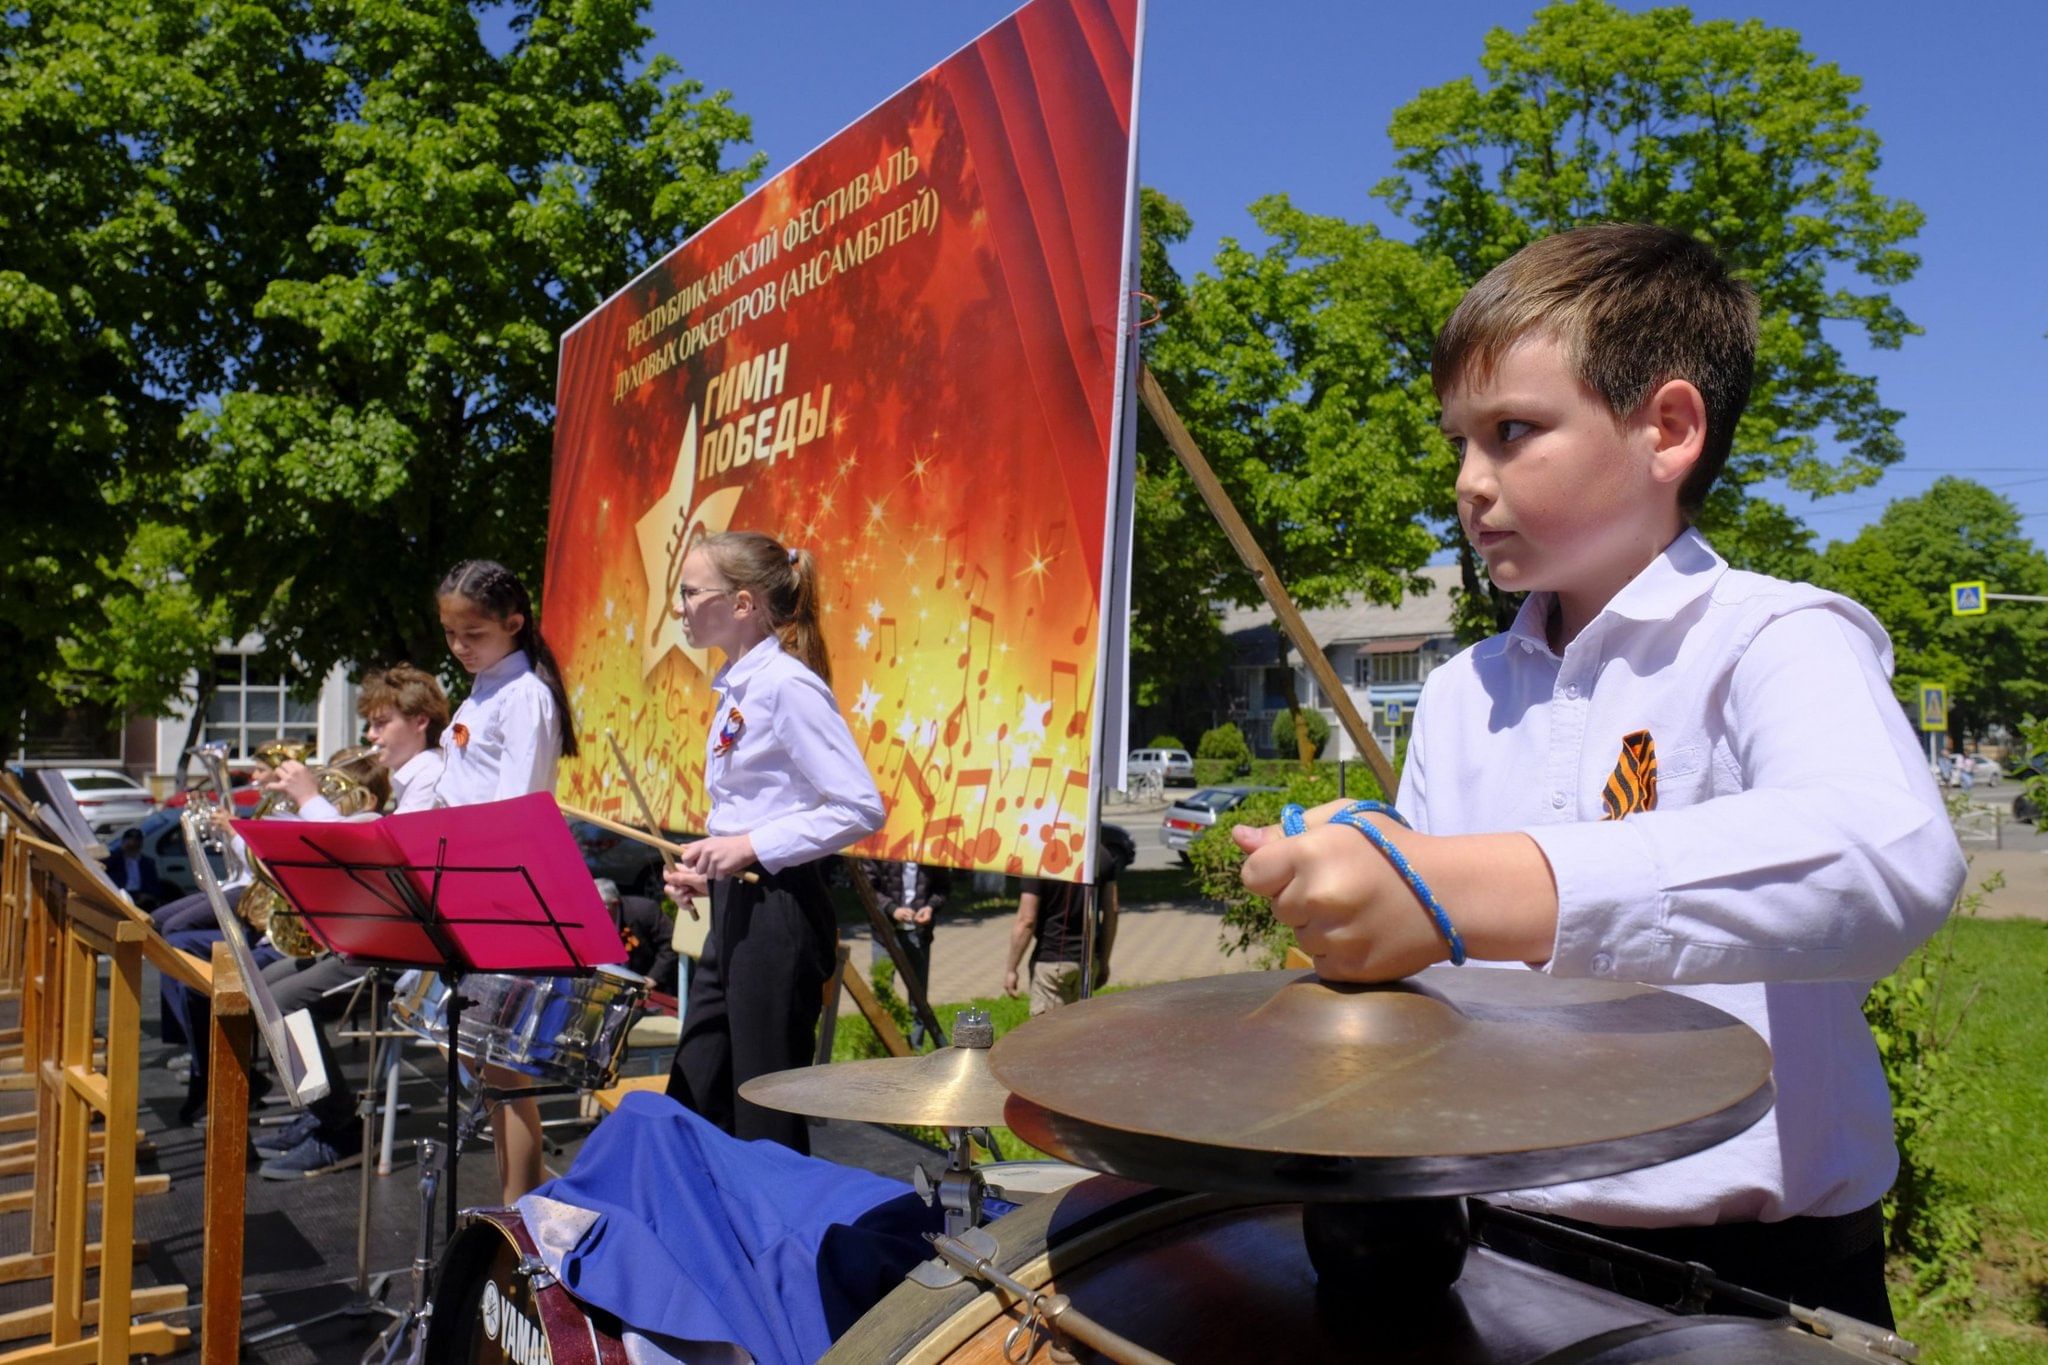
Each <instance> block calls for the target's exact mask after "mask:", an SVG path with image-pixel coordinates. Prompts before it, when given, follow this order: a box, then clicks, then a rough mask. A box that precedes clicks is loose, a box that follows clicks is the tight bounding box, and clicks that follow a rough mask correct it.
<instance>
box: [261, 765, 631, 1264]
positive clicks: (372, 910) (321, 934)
mask: <svg viewBox="0 0 2048 1365" xmlns="http://www.w3.org/2000/svg"><path fill="white" fill-rule="evenodd" d="M234 828H235V833H237V834H239V835H241V836H242V838H243V840H244V841H245V842H246V843H247V844H248V845H249V848H250V850H251V851H252V852H253V853H254V854H255V855H256V856H257V857H259V858H261V859H262V860H263V865H264V867H265V868H266V869H267V870H268V871H269V873H270V875H271V876H272V877H273V878H274V879H275V880H276V882H277V884H278V886H279V887H280V888H281V889H282V890H283V892H284V894H285V898H286V899H287V900H289V901H290V902H291V903H292V905H293V907H294V908H296V909H297V910H298V912H299V914H300V915H301V916H302V917H303V918H304V919H305V922H306V928H307V929H308V930H309V931H310V932H311V933H312V935H313V937H314V938H315V939H317V940H318V941H319V942H320V943H321V944H322V945H324V946H325V947H328V948H331V949H333V950H334V951H335V952H337V953H340V954H341V955H342V956H343V957H346V958H349V959H350V960H351V961H357V962H363V963H368V964H374V965H378V966H398V967H431V968H433V969H434V970H436V971H438V972H440V973H441V974H442V977H443V979H444V980H445V981H446V982H447V983H448V987H449V993H448V1014H447V1018H448V1146H447V1152H448V1187H449V1188H448V1203H447V1232H448V1236H449V1237H450V1238H453V1237H454V1235H455V1202H456V1196H455V1170H456V1162H457V1161H458V1160H459V1158H460V1151H459V1147H460V1143H459V1141H458V1139H457V1129H458V1114H457V1103H456V1093H457V1090H458V1084H457V1079H456V1078H457V1074H458V1071H457V1068H458V1065H459V1063H458V1060H457V1058H458V1054H459V1051H460V1040H461V1037H462V1011H463V1007H464V1001H463V998H462V993H461V991H460V990H459V989H458V988H459V986H460V984H461V980H462V978H463V977H464V976H465V975H467V974H468V973H470V972H503V973H509V974H513V975H531V976H581V975H585V974H587V973H588V972H589V971H590V970H591V969H592V968H593V967H596V966H598V965H600V964H602V963H607V962H617V961H620V960H621V959H622V958H623V957H624V956H625V952H624V948H623V945H622V944H621V943H620V941H619V932H618V929H617V928H616V927H615V926H614V925H613V923H612V919H611V915H610V913H609V912H608V911H607V910H606V909H605V905H604V900H603V898H602V897H600V896H599V895H598V893H597V883H596V882H595V881H594V880H593V879H592V878H591V875H590V871H589V869H588V868H586V867H585V866H584V864H583V855H582V853H581V851H580V850H578V848H577V846H576V840H575V837H574V836H573V835H572V834H570V832H569V826H568V823H567V821H565V820H564V819H563V817H562V812H561V809H560V808H559V807H558V806H556V805H555V798H554V797H553V796H551V795H549V794H548V793H546V792H536V793H534V794H532V795H529V796H519V797H514V798H512V799H511V800H509V801H492V802H487V803H485V804H483V805H478V806H453V807H449V808H448V809H445V810H431V811H420V812H417V813H415V814H412V815H393V816H387V817H386V818H384V819H381V820H364V821H340V822H324V821H323V822H318V823H316V822H313V821H306V820H237V821H235V822H234Z"/></svg>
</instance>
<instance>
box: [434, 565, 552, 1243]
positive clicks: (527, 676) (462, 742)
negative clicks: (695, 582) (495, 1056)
mask: <svg viewBox="0 0 2048 1365" xmlns="http://www.w3.org/2000/svg"><path fill="white" fill-rule="evenodd" d="M435 596H436V598H437V599H438V602H439V605H440V610H441V629H442V631H443V633H444V634H445V635H446V636H447V639H448V651H449V653H451V654H453V655H454V656H455V661H456V662H457V663H459V664H461V665H462V667H463V668H464V669H465V670H467V671H468V672H469V674H470V675H471V676H472V677H473V678H474V679H475V681H474V682H473V683H472V684H471V686H470V692H469V696H468V697H467V698H466V699H465V700H464V701H463V703H462V705H461V707H459V708H458V709H457V710H456V712H455V718H454V720H453V721H451V722H450V724H449V726H448V728H447V729H446V730H445V731H443V732H442V734H441V758H442V761H443V763H444V764H445V765H446V766H445V767H444V769H443V770H442V774H441V784H440V788H439V793H438V794H439V797H440V802H441V804H442V805H444V806H471V805H478V804H480V803H482V802H485V801H504V800H509V799H510V798H512V797H515V796H525V795H527V794H529V793H531V792H552V791H553V790H554V789H555V766H556V764H557V763H559V762H560V761H561V759H562V757H563V756H564V755H567V756H569V757H574V756H575V753H576V725H575V721H574V718H573V717H572V716H571V714H570V711H569V696H568V693H567V692H566V691H565V690H564V689H563V687H562V674H561V670H560V669H559V668H557V667H556V665H555V656H554V654H553V652H552V651H550V650H549V649H548V644H547V641H546V640H544V639H542V638H541V634H540V629H539V627H538V626H536V625H535V624H534V619H533V598H532V596H531V595H530V594H529V593H528V592H527V591H526V585H525V584H524V583H522V582H520V581H519V576H518V575H517V574H515V573H513V572H512V571H511V570H510V569H508V568H506V567H505V566H504V565H502V564H498V563H494V562H493V561H491V560H488V559H468V560H464V561H463V562H462V563H460V564H457V565H456V566H455V567H454V568H452V569H450V570H449V571H448V576H447V577H446V578H443V579H442V580H441V587H440V590H439V591H438V592H437V593H436V594H435ZM484 1078H485V1081H486V1083H488V1084H490V1085H492V1086H494V1087H498V1088H507V1087H516V1086H518V1085H520V1084H523V1083H524V1078H522V1077H520V1076H519V1075H517V1074H516V1073H514V1072H510V1071H506V1070H503V1069H501V1068H498V1067H491V1066H487V1067H485V1068H484ZM491 1147H492V1150H493V1152H495V1154H496V1155H497V1158H498V1182H499V1185H500V1186H501V1188H502V1191H503V1194H504V1198H505V1202H506V1203H507V1204H510V1203H512V1202H513V1201H514V1200H516V1199H518V1198H519V1197H520V1196H521V1195H524V1194H525V1193H527V1192H528V1191H529V1190H531V1189H533V1188H534V1187H535V1186H536V1185H538V1184H540V1183H541V1181H543V1180H545V1179H547V1168H546V1166H545V1165H544V1164H543V1162H542V1155H541V1154H542V1146H541V1129H540V1105H539V1103H538V1102H536V1101H535V1100H533V1099H532V1098H530V1097H529V1098H521V1099H513V1100H507V1101H505V1102H504V1103H502V1104H500V1105H499V1106H498V1107H497V1108H495V1109H493V1110H492V1111H491Z"/></svg>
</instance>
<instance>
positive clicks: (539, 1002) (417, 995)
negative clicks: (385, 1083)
mask: <svg viewBox="0 0 2048 1365" xmlns="http://www.w3.org/2000/svg"><path fill="white" fill-rule="evenodd" d="M650 985H651V983H650V982H649V981H648V980H647V978H646V977H644V976H641V975H639V974H638V973H636V972H630V971H628V970H626V969H625V968H624V967H615V966H606V967H599V968H597V969H596V970H594V971H593V972H591V974H590V975H588V976H507V975H503V974H498V973H487V972H480V973H477V974H476V975H473V976H466V977H464V978H463V979H462V997H463V999H464V1000H465V1001H467V1002H468V1003H467V1004H466V1005H465V1006H464V1007H463V1011H462V1037H461V1041H460V1044H459V1046H458V1048H457V1051H459V1052H460V1053H461V1054H462V1055H463V1056H464V1057H465V1058H467V1059H469V1060H470V1061H473V1062H479V1063H485V1064H489V1065H495V1066H500V1067H504V1068H505V1069H507V1070H509V1071H516V1072H519V1073H520V1074H521V1075H526V1076H532V1077H534V1078H536V1079H538V1080H541V1081H545V1082H552V1083H560V1084H563V1085H570V1086H574V1087H575V1088H577V1089H579V1090H603V1089H605V1088H606V1087H608V1086H610V1085H611V1084H612V1083H613V1082H614V1081H615V1080H617V1079H618V1074H619V1063H620V1061H621V1060H622V1059H623V1058H624V1056H625V1051H626V1037H627V1034H629V1033H630V1032H631V1031H632V1028H633V1021H634V1020H636V1019H638V1018H639V1017H640V1012H641V1010H642V1008H643V1007H644V1005H645V1003H646V1000H647V992H648V990H649V988H650ZM391 1016H392V1018H393V1020H394V1021H396V1022H397V1024H398V1025H399V1026H400V1027H401V1028H404V1029H407V1030H408V1031H410V1032H412V1033H416V1034H418V1035H419V1036H420V1037H422V1038H425V1039H426V1040H427V1041H429V1042H431V1043H433V1044H434V1045H435V1046H437V1047H446V1046H448V988H447V987H446V986H445V985H444V984H442V982H441V981H440V979H439V978H438V977H436V976H434V975H433V974H432V973H427V974H424V975H422V976H421V977H420V979H419V980H418V981H417V982H415V983H413V984H412V985H411V986H410V987H409V988H407V989H405V990H402V991H401V992H400V993H399V995H398V998H397V999H395V1000H393V1001H392V1002H391Z"/></svg>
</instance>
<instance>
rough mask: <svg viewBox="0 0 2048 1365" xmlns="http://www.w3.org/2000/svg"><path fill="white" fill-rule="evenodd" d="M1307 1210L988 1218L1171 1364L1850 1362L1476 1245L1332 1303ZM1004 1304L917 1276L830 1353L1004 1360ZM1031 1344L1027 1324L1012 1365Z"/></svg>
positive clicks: (1070, 1194) (1141, 1194) (1829, 1351)
mask: <svg viewBox="0 0 2048 1365" xmlns="http://www.w3.org/2000/svg"><path fill="white" fill-rule="evenodd" d="M1301 1210H1302V1206H1301V1205H1299V1204H1281V1203H1272V1202H1261V1201H1259V1200H1256V1199H1240V1198H1232V1197H1227V1196H1219V1195H1195V1194H1180V1193H1176V1192H1173V1191H1170V1190H1162V1189H1157V1188H1155V1187H1152V1186H1149V1185H1140V1184H1135V1183H1133V1182H1130V1181H1125V1180H1119V1179H1117V1178H1115V1177H1112V1176H1098V1177H1096V1178H1094V1179H1092V1180H1088V1181H1085V1182H1083V1183H1081V1184H1078V1185H1075V1186H1073V1187H1071V1188H1069V1189H1066V1190H1064V1191H1060V1192H1058V1193H1055V1194H1049V1195H1046V1196H1044V1197H1042V1198H1038V1199H1034V1200H1031V1201H1030V1202H1028V1203H1025V1204H1024V1205H1022V1206H1021V1207H1020V1208H1018V1209H1017V1211H1016V1212H1014V1213H1011V1214H1009V1215H1007V1216H1006V1217H1003V1218H999V1219H997V1220H996V1221H994V1222H993V1223H990V1224H988V1226H987V1227H986V1228H985V1229H984V1230H985V1231H986V1232H987V1233H988V1234H989V1235H991V1236H992V1237H994V1238H995V1240H996V1244H997V1247H998V1251H997V1254H996V1255H995V1256H994V1257H993V1258H992V1260H993V1261H994V1263H995V1265H996V1267H997V1268H998V1269H1000V1270H1003V1271H1005V1272H1006V1273H1008V1274H1010V1275H1012V1276H1015V1277H1016V1278H1017V1279H1019V1280H1021V1281H1023V1282H1024V1283H1025V1284H1026V1285H1029V1286H1032V1287H1033V1288H1037V1289H1048V1290H1056V1291H1057V1292H1059V1293H1061V1294H1065V1295H1066V1296H1068V1298H1069V1299H1071V1300H1072V1302H1073V1305H1074V1307H1075V1308H1077V1309H1079V1310H1080V1311H1081V1312H1083V1313H1085V1314H1087V1315H1088V1316H1089V1317H1090V1318H1093V1319H1094V1320H1095V1321H1096V1322H1098V1323H1100V1324H1101V1325H1102V1326H1104V1327H1106V1328H1108V1329H1109V1330H1111V1331H1113V1332H1116V1333H1119V1334H1120V1335H1122V1336H1123V1337H1124V1338H1125V1339H1127V1340H1129V1341H1131V1342H1133V1343H1135V1344H1136V1345H1138V1346H1140V1347H1142V1348H1144V1349H1145V1350H1148V1351H1152V1352H1155V1353H1157V1354H1158V1355H1160V1356H1163V1357H1164V1358H1165V1359H1167V1360H1171V1361H1175V1362H1177V1363H1178V1365H1199V1363H1200V1362H1211V1361H1214V1362H1232V1363H1233V1365H1234V1363H1235V1362H1239V1361H1246V1360H1283V1359H1284V1360H1288V1361H1325V1360H1327V1361H1340V1360H1341V1361H1383V1362H1403V1363H1404V1365H1407V1363H1408V1362H1413V1363H1414V1365H1421V1363H1422V1362H1429V1365H1508V1363H1509V1362H1514V1365H1623V1362H1628V1363H1629V1365H1634V1362H1638V1361H1651V1360H1672V1361H1696V1362H1700V1365H1706V1362H1708V1361H1714V1362H1721V1361H1729V1360H1741V1361H1744V1362H1756V1363H1757V1365H1777V1363H1779V1362H1783V1363H1784V1365H1802V1363H1803V1362H1814V1365H1828V1363H1829V1362H1834V1361H1839V1360H1840V1359H1841V1357H1840V1356H1839V1355H1838V1354H1836V1353H1835V1351H1834V1350H1833V1348H1831V1347H1829V1346H1828V1345H1827V1344H1826V1343H1825V1342H1822V1341H1820V1340H1818V1339H1816V1338H1813V1337H1810V1336H1808V1335H1807V1334H1806V1333H1805V1332H1804V1331H1803V1330H1801V1329H1798V1328H1796V1327H1793V1326H1792V1325H1791V1324H1789V1323H1783V1322H1766V1321H1761V1320H1753V1319H1732V1318H1674V1317H1672V1316H1671V1315H1670V1314H1668V1313H1665V1312H1663V1311H1661V1310H1659V1309H1656V1308H1652V1307H1649V1306H1648V1305H1645V1304H1640V1303H1636V1302H1635V1301H1633V1300H1631V1299H1625V1298H1622V1297H1621V1296H1620V1295H1618V1294H1611V1293H1608V1292H1606V1291H1605V1290H1600V1289H1594V1288H1591V1287H1589V1286H1587V1285H1583V1284H1579V1283H1577V1282H1575V1281H1572V1280H1568V1279H1565V1278H1564V1277H1562V1276H1559V1275H1555V1274H1552V1273H1551V1272H1549V1271H1546V1270H1539V1269H1537V1268H1535V1267H1533V1266H1528V1265H1525V1264H1523V1263H1522V1262H1520V1261H1516V1260H1513V1259H1510V1258H1508V1257H1505V1256H1501V1255H1498V1254H1496V1253H1495V1252H1492V1251H1488V1250H1486V1249H1484V1248H1478V1247H1475V1248H1473V1249H1472V1250H1471V1251H1470V1252H1469V1253H1468V1255H1467V1256H1466V1259H1465V1268H1464V1273H1463V1274H1462V1276H1460V1278H1459V1279H1458V1282H1457V1283H1456V1284H1455V1285H1454V1286H1453V1287H1452V1288H1451V1289H1450V1290H1449V1291H1448V1292H1447V1293H1444V1294H1442V1295H1441V1296H1438V1297H1436V1298H1434V1300H1433V1301H1429V1302H1416V1301H1413V1300H1407V1301H1401V1302H1397V1303H1392V1304H1385V1305H1369V1304H1363V1303H1360V1302H1358V1301H1356V1300H1355V1299H1349V1298H1347V1299H1345V1300H1343V1301H1332V1302H1327V1303H1326V1302H1323V1301H1321V1300H1320V1299H1319V1297H1318V1295H1317V1293H1316V1275H1315V1271H1314V1269H1313V1267H1311V1266H1310V1264H1309V1259H1308V1252H1307V1249H1306V1247H1305V1246H1304V1244H1303V1240H1302V1219H1301ZM1334 1297H1335V1296H1333V1299H1334ZM1006 1299H1007V1296H1005V1295H998V1294H997V1293H995V1292H994V1291H991V1290H989V1289H988V1288H987V1287H986V1286H983V1285H980V1284H977V1283H974V1282H971V1281H969V1282H963V1283H961V1284H958V1285H955V1286H953V1287H952V1288H950V1289H939V1290H933V1289H926V1288H924V1287H923V1286H921V1285H918V1284H914V1283H908V1282H906V1283H904V1284H902V1285H899V1286H898V1287H897V1288H896V1289H894V1290H892V1291H890V1293H889V1294H888V1296H887V1297H885V1298H884V1299H883V1300H882V1301H881V1302H880V1303H879V1304H877V1305H875V1307H874V1308H873V1309H871V1310H869V1312H868V1313H867V1314H866V1315H864V1316H863V1317H862V1318H861V1319H860V1320H859V1321H858V1322H856V1323H855V1324H854V1325H853V1326H852V1327H851V1328H850V1329H848V1331H847V1332H846V1333H845V1334H844V1335H843V1336H841V1337H840V1338H839V1340H838V1341H837V1342H835V1343H834V1344H833V1347H832V1350H831V1351H830V1352H828V1353H827V1354H826V1356H825V1357H824V1359H825V1360H826V1361H828V1362H832V1365H880V1363H881V1362H898V1361H901V1362H906V1363H908V1365H930V1363H931V1362H940V1361H944V1362H954V1363H960V1362H974V1363H975V1365H980V1363H981V1362H986V1363H987V1365H1003V1362H1004V1361H1005V1354H1004V1349H1005V1347H1004V1343H1005V1338H1006V1337H1009V1336H1010V1334H1011V1332H1012V1331H1013V1329H1015V1328H1016V1327H1017V1326H1018V1324H1019V1323H1020V1321H1021V1315H1020V1313H1019V1312H1018V1311H1017V1310H1016V1309H1015V1308H1011V1307H1007V1306H1006ZM1702 1334H1703V1335H1702ZM1693 1342H1698V1343H1699V1345H1698V1346H1695V1345H1693V1344H1692V1343H1693ZM1025 1344H1026V1343H1025V1338H1024V1337H1023V1336H1022V1335H1021V1334H1020V1335H1019V1336H1018V1338H1017V1339H1016V1340H1015V1342H1014V1343H1013V1344H1012V1350H1013V1351H1015V1352H1016V1353H1017V1354H1016V1355H1013V1356H1011V1357H1010V1359H1011V1360H1012V1361H1014V1360H1015V1359H1017V1358H1019V1357H1020V1356H1021V1354H1022V1350H1023V1347H1024V1346H1025ZM1084 1354H1085V1353H1084ZM1035 1358H1039V1359H1042V1358H1044V1357H1043V1356H1042V1355H1041V1356H1039V1357H1035Z"/></svg>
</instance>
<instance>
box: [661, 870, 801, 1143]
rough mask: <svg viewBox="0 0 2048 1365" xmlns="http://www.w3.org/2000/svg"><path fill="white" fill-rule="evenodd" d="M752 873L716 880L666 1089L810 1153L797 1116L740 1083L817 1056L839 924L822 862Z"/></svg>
mask: <svg viewBox="0 0 2048 1365" xmlns="http://www.w3.org/2000/svg"><path fill="white" fill-rule="evenodd" d="M754 871H755V873H756V875H758V876H759V877H760V879H761V880H760V881H759V882H757V883H754V884H752V885H749V884H748V883H746V882H743V881H741V880H740V879H739V878H737V877H721V878H719V879H718V880H717V881H715V882H713V883H712V885H711V932H710V933H709V934H708V935H706V937H705V939H704V955H703V957H702V958H701V959H700V960H699V961H698V963H697V966H696V968H695V969H694V970H692V971H691V973H690V995H689V1000H688V1002H687V1004H686V1005H685V1007H684V1010H683V1037H682V1041H681V1042H680V1043H679V1044H677V1046H676V1057H675V1063H674V1065H673V1066H672V1067H671V1068H670V1069H669V1076H668V1093H669V1094H670V1095H671V1096H673V1097H674V1098H675V1099H677V1100H679V1101H681V1102H682V1104H683V1105H684V1106H686V1107H687V1108H690V1109H693V1110H695V1111H696V1112H697V1113H698V1114H700V1115H702V1116H703V1117H704V1118H705V1119H707V1120H709V1121H710V1122H712V1123H714V1124H716V1125H717V1126H718V1127H720V1128H722V1129H724V1130H725V1131H726V1132H728V1133H731V1134H732V1135H733V1136H734V1137H737V1138H740V1139H743V1140H749V1141H751V1140H753V1139H756V1138H772V1139H773V1140H775V1141H776V1142H779V1143H781V1144H782V1145H783V1146H785V1147H789V1148H793V1149H794V1150H796V1151H799V1152H803V1153H805V1154H808V1153H809V1152H810V1150H811V1139H810V1132H809V1130H808V1129H807V1128H806V1126H805V1122H804V1119H803V1117H802V1116H801V1115H798V1114H785V1113H782V1112H780V1111H779V1110H774V1109H763V1108H761V1107H759V1106H758V1105H753V1104H749V1103H747V1102H746V1101H745V1100H743V1099H741V1098H740V1097H739V1088H740V1087H741V1086H742V1085H744V1084H746V1083H747V1082H748V1081H750V1080H752V1079H754V1077H756V1076H765V1075H767V1074H768V1073H769V1072H771V1071H787V1070H789V1069H790V1068H791V1067H798V1066H806V1065H808V1064H809V1063H810V1062H811V1060H812V1055H813V1052H814V1051H815V1049H816V1046H817V1043H816V1034H817V1028H818V1010H819V1008H820V1006H821V1004H822V1000H821V992H822V991H823V990H824V987H825V979H826V977H827V976H829V975H830V974H831V972H832V969H833V966H834V964H835V963H836V962H837V960H838V956H837V949H838V940H839V927H838V924H837V922H836V921H835V920H834V918H833V914H832V899H831V897H830V895H829V894H827V892H826V890H825V879H824V877H823V876H822V875H821V874H820V871H819V868H818V866H817V864H815V863H805V864H803V865H801V866H798V867H790V868H784V869H783V870H782V871H781V872H773V873H771V872H766V871H763V870H761V869H760V868H758V867H757V868H755V869H754Z"/></svg>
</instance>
